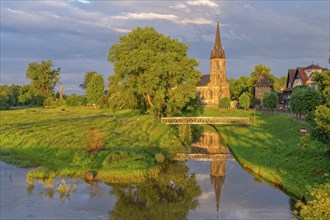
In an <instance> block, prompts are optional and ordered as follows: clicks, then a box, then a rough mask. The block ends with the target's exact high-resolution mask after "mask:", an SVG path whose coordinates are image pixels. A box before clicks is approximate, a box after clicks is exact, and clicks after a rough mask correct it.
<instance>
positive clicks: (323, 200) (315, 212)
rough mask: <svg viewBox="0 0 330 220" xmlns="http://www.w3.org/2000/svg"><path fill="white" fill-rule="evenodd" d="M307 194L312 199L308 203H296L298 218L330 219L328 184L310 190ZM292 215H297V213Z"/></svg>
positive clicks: (329, 189) (329, 186)
mask: <svg viewBox="0 0 330 220" xmlns="http://www.w3.org/2000/svg"><path fill="white" fill-rule="evenodd" d="M309 194H310V195H311V196H312V197H314V199H313V200H310V201H308V202H307V204H305V203H303V202H302V201H298V202H297V203H296V208H298V209H300V212H299V214H300V217H301V218H302V219H330V211H329V207H330V183H326V184H324V185H321V186H319V187H314V188H310V191H309ZM294 213H295V214H298V212H297V211H295V212H294Z"/></svg>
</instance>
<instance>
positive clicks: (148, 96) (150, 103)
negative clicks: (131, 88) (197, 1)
mask: <svg viewBox="0 0 330 220" xmlns="http://www.w3.org/2000/svg"><path fill="white" fill-rule="evenodd" d="M145 96H146V98H147V102H148V104H149V105H150V106H154V104H153V103H152V102H151V98H150V95H149V94H145Z"/></svg>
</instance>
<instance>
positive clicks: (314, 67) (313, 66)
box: [305, 64, 327, 70]
mask: <svg viewBox="0 0 330 220" xmlns="http://www.w3.org/2000/svg"><path fill="white" fill-rule="evenodd" d="M305 69H306V70H307V69H320V70H327V68H323V67H320V66H319V65H315V64H312V65H309V66H306V67H305Z"/></svg>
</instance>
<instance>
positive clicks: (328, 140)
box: [310, 105, 330, 150]
mask: <svg viewBox="0 0 330 220" xmlns="http://www.w3.org/2000/svg"><path fill="white" fill-rule="evenodd" d="M310 122H311V125H312V136H313V137H315V138H317V139H318V140H319V141H321V142H323V143H324V144H326V145H328V146H329V147H328V150H330V108H328V107H327V106H326V105H320V106H318V107H316V109H315V111H314V115H312V114H310Z"/></svg>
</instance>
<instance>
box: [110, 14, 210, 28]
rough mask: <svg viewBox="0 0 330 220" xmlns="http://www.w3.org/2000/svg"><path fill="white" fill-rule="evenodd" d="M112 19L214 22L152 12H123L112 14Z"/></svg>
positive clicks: (194, 22) (191, 22)
mask: <svg viewBox="0 0 330 220" xmlns="http://www.w3.org/2000/svg"><path fill="white" fill-rule="evenodd" d="M112 18H113V19H118V20H131V19H132V20H167V21H170V22H173V23H176V24H197V25H205V24H212V23H214V22H213V21H211V20H208V19H205V18H180V17H178V16H176V15H174V14H159V13H154V12H142V13H127V12H123V13H121V14H120V15H116V16H112Z"/></svg>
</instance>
